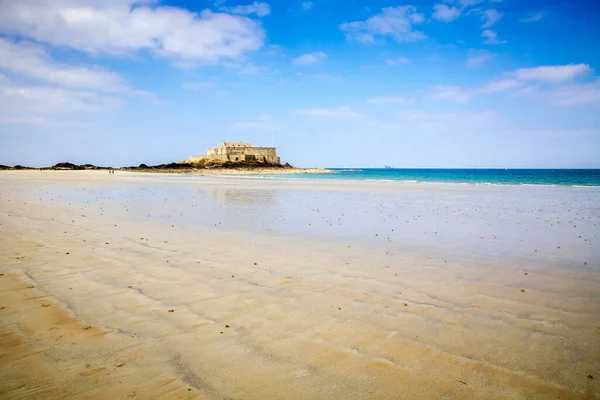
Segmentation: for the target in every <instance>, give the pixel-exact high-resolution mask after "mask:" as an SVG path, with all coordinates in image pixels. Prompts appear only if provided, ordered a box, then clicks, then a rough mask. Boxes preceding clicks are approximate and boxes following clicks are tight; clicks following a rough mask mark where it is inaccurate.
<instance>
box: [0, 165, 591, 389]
mask: <svg viewBox="0 0 600 400" xmlns="http://www.w3.org/2000/svg"><path fill="white" fill-rule="evenodd" d="M502 189H503V188H502ZM560 189H564V190H562V191H561V190H560ZM498 190H501V189H495V188H492V189H490V188H481V187H477V188H473V187H458V186H452V185H429V186H428V185H419V184H415V185H406V184H404V185H402V184H379V183H369V184H366V183H365V184H353V183H349V182H342V183H332V182H314V181H308V182H297V181H295V182H292V181H285V182H283V181H277V180H271V181H269V180H259V179H252V180H245V179H242V178H229V177H204V178H202V177H197V178H195V179H191V178H190V179H187V178H178V177H172V176H168V175H154V174H153V175H152V176H148V175H145V176H140V175H139V174H119V173H117V174H116V175H114V176H112V175H111V176H109V175H107V174H105V173H103V172H88V171H85V172H81V171H73V172H70V171H69V172H54V171H52V172H50V171H46V172H38V171H33V172H29V171H27V172H25V171H15V172H4V173H0V243H2V244H1V245H0V273H1V274H3V275H2V276H0V316H1V318H0V365H1V366H2V367H1V368H0V397H2V398H10V399H13V398H14V399H17V398H32V397H33V398H36V397H37V398H131V397H138V398H215V399H221V398H232V399H265V398H277V399H280V398H281V399H282V398H286V399H287V398H290V399H294V398H298V399H300V398H302V399H305V398H315V399H319V398H322V399H330V398H356V399H363V398H374V399H415V398H423V399H431V398H444V399H451V398H457V399H459V398H490V399H506V398H516V399H520V398H523V399H530V398H561V399H571V398H572V399H588V398H589V399H593V398H599V394H598V393H600V384H599V383H598V382H599V379H600V358H599V357H598V354H600V263H599V261H600V258H599V257H598V249H597V247H596V244H595V241H596V240H597V238H596V235H597V233H598V230H599V228H598V223H599V220H600V213H598V204H600V203H598V202H597V200H598V198H599V197H598V195H599V193H598V189H589V190H588V189H583V190H587V191H585V192H580V191H577V190H575V189H574V188H558V189H544V190H551V191H550V192H547V191H544V190H542V191H541V192H540V191H539V190H538V189H537V188H532V189H530V191H522V190H525V189H518V190H517V189H514V190H512V191H507V190H508V189H506V190H504V191H498ZM519 190H521V191H519ZM534 190H537V191H535V192H534ZM373 193H377V194H378V195H377V196H375V197H372V196H374V195H373ZM502 193H510V196H508V195H506V197H503V195H502ZM550 193H551V194H552V196H549V194H550ZM536 196H541V197H540V198H547V199H548V200H547V202H546V203H545V204H544V205H542V206H539V207H536V205H535V204H532V205H531V207H529V206H527V205H526V202H523V204H524V205H522V206H520V205H519V204H518V203H515V201H513V200H514V199H520V198H524V199H527V198H536ZM367 204H370V205H371V208H369V209H366V208H365V207H366V205H367ZM400 204H401V205H402V206H400ZM486 204H488V205H489V207H488V208H485V207H482V206H484V205H486ZM536 204H537V202H536ZM440 205H443V207H444V208H448V207H449V208H450V209H452V210H453V211H455V212H448V211H446V213H441V212H440V210H439V209H438V208H440ZM459 209H460V210H459ZM294 210H296V213H295V214H296V215H295V216H294V215H292V214H293V211H294ZM351 210H357V212H356V215H354V213H352V215H353V216H352V218H349V217H350V214H351V212H350V211H351ZM499 210H501V212H500V211H499ZM511 210H512V211H513V212H514V213H512V212H511ZM417 213H418V214H417ZM413 214H414V215H413ZM376 215H377V218H376V217H375V216H376ZM505 215H507V216H508V217H505ZM259 216H260V217H259ZM409 216H412V217H414V218H410V219H409ZM500 216H501V217H500ZM515 216H518V218H517V217H515ZM575 219H577V220H576V221H575V222H573V220H575ZM336 220H337V221H336ZM442 220H443V222H442ZM481 220H483V221H484V222H485V223H484V224H482V223H480V222H479V221H481ZM407 221H408V222H407ZM446 221H448V222H446ZM546 221H548V222H546ZM557 221H558V222H560V224H557ZM568 221H571V222H568ZM436 222H437V224H436V225H432V224H433V223H436ZM263 224H264V225H263ZM411 224H413V225H411ZM567 224H569V226H568V229H567ZM300 225H302V227H301V226H300ZM440 226H441V227H440ZM573 226H575V227H573ZM407 227H410V228H407ZM392 229H393V230H394V231H392ZM432 229H436V231H432ZM426 232H427V233H426ZM541 236H543V237H541ZM481 237H483V238H481ZM494 237H495V238H494ZM461 238H462V239H461ZM474 238H477V241H475V240H474ZM428 246H429V247H428ZM557 247H560V248H557ZM534 250H538V251H534Z"/></svg>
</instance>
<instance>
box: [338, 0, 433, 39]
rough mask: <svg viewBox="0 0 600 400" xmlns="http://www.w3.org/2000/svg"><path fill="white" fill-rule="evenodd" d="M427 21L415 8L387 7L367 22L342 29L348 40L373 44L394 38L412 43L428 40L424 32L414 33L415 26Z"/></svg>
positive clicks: (352, 23) (350, 23) (348, 23)
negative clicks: (386, 38) (387, 38)
mask: <svg viewBox="0 0 600 400" xmlns="http://www.w3.org/2000/svg"><path fill="white" fill-rule="evenodd" d="M423 21H425V16H424V15H423V14H419V13H417V9H416V8H415V7H414V6H410V5H409V6H398V7H387V8H384V9H382V10H381V12H380V13H379V14H376V15H374V16H372V17H370V18H368V19H367V20H365V21H354V22H345V23H343V24H341V25H340V29H341V30H342V32H344V34H345V35H346V38H347V39H348V40H356V41H358V42H362V43H373V42H375V41H376V40H377V39H378V38H385V37H392V38H393V39H394V40H396V41H398V42H412V41H417V40H423V39H425V38H426V36H425V34H424V33H423V32H419V31H414V30H413V24H420V23H422V22H423Z"/></svg>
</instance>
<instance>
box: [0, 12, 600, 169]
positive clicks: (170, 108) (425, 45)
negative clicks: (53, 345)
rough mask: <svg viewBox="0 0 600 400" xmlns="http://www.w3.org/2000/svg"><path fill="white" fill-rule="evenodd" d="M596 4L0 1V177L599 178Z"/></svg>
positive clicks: (599, 39) (599, 86)
mask: <svg viewBox="0 0 600 400" xmlns="http://www.w3.org/2000/svg"><path fill="white" fill-rule="evenodd" d="M598 43H600V3H598V2H597V1H582V0H578V1H571V2H567V1H520V0H438V1H433V2H432V1H417V0H414V1H406V2H398V1H395V2H394V1H358V0H349V1H335V0H314V1H270V2H261V1H255V2H249V1H233V0H225V1H222V0H219V1H217V2H214V1H213V2H208V1H189V0H188V1H183V0H178V1H151V0H141V1H134V0H86V1H82V0H54V1H51V2H48V1H42V0H19V1H16V0H15V1H12V0H7V1H2V2H0V164H9V165H14V164H24V165H33V166H42V165H52V164H54V163H56V162H60V161H71V162H75V163H84V162H86V163H87V162H89V163H93V164H97V165H113V166H124V165H137V164H140V163H142V162H144V163H147V164H157V163H163V162H170V161H179V160H183V159H185V158H187V157H188V156H189V155H194V154H203V153H204V152H205V151H206V148H207V147H217V146H218V145H219V144H220V142H221V141H225V140H228V141H249V142H252V143H254V144H255V145H271V143H272V142H273V141H274V143H275V145H276V146H277V148H278V152H279V154H280V156H281V158H282V160H283V161H288V162H290V163H291V164H293V165H298V166H325V167H336V166H337V167H339V166H362V167H370V166H375V167H381V166H383V165H384V164H386V165H393V166H396V167H456V168H463V167H466V168H471V167H474V166H476V167H479V168H483V167H500V168H519V167H522V168H600V72H598V68H600V51H598V49H597V48H598Z"/></svg>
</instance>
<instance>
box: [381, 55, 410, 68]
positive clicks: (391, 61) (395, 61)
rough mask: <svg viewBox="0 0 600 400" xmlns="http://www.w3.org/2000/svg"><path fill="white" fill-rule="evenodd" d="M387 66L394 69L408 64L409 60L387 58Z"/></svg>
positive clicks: (404, 58)
mask: <svg viewBox="0 0 600 400" xmlns="http://www.w3.org/2000/svg"><path fill="white" fill-rule="evenodd" d="M385 62H386V63H387V65H388V66H390V67H395V66H398V65H404V64H408V63H410V60H409V59H408V58H406V57H398V58H388V59H387V60H386V61H385Z"/></svg>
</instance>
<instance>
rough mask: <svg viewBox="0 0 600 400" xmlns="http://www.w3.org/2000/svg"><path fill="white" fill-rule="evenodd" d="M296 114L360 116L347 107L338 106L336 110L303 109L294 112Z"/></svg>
mask: <svg viewBox="0 0 600 400" xmlns="http://www.w3.org/2000/svg"><path fill="white" fill-rule="evenodd" d="M296 113H297V114H301V115H310V116H314V117H356V116H358V115H360V114H359V113H357V112H356V111H354V110H352V108H351V107H348V106H340V107H336V108H304V109H300V110H296Z"/></svg>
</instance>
